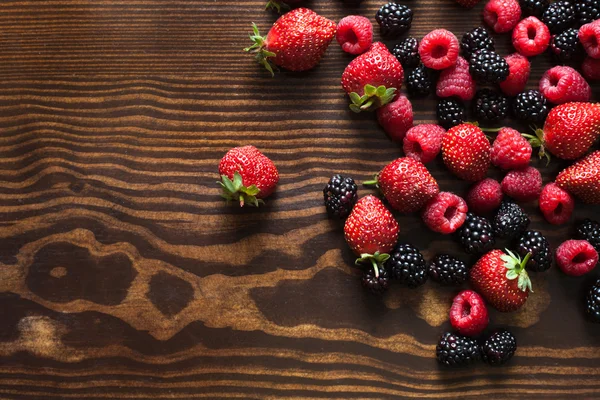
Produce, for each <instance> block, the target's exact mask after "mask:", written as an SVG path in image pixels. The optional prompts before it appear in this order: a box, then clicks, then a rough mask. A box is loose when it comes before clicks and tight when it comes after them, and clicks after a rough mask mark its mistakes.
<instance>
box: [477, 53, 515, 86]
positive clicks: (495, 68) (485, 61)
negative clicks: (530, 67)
mask: <svg viewBox="0 0 600 400" xmlns="http://www.w3.org/2000/svg"><path fill="white" fill-rule="evenodd" d="M469 72H470V73H471V75H472V76H473V79H475V80H476V81H477V82H479V83H498V82H502V81H504V80H506V78H508V74H509V70H508V63H507V62H506V60H505V59H504V58H503V57H502V56H501V55H500V54H498V53H496V52H495V51H492V50H487V49H483V50H477V51H476V52H475V53H473V54H472V55H471V58H470V59H469Z"/></svg>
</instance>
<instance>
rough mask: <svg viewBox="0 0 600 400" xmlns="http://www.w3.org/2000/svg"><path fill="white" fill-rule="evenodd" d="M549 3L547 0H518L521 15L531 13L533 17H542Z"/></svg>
mask: <svg viewBox="0 0 600 400" xmlns="http://www.w3.org/2000/svg"><path fill="white" fill-rule="evenodd" d="M549 4H550V3H549V2H548V0H519V5H520V6H521V12H522V13H523V17H525V16H528V15H533V16H534V17H537V18H542V15H543V14H544V11H546V8H548V5H549Z"/></svg>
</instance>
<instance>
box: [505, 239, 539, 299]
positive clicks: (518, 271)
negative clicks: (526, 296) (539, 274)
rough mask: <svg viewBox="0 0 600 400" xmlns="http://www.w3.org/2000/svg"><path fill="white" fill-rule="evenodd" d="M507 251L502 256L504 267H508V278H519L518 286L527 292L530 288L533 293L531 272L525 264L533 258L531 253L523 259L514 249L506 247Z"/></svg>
mask: <svg viewBox="0 0 600 400" xmlns="http://www.w3.org/2000/svg"><path fill="white" fill-rule="evenodd" d="M506 253H508V254H504V255H502V256H500V258H501V259H502V261H504V267H506V269H507V271H506V278H507V279H508V280H513V279H518V281H517V286H518V288H519V289H521V290H522V291H524V292H526V291H527V290H529V291H530V292H531V293H533V289H532V288H531V279H529V274H527V271H526V270H525V266H526V265H527V262H528V261H529V259H530V258H531V253H527V255H526V256H525V258H523V259H522V260H521V257H519V256H518V255H516V254H514V253H513V252H512V251H510V250H508V249H506Z"/></svg>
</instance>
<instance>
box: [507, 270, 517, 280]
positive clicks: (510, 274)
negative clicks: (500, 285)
mask: <svg viewBox="0 0 600 400" xmlns="http://www.w3.org/2000/svg"><path fill="white" fill-rule="evenodd" d="M518 276H519V274H517V272H516V271H515V270H514V269H511V270H508V271H506V279H508V280H509V281H512V280H513V279H516V278H517V277H518Z"/></svg>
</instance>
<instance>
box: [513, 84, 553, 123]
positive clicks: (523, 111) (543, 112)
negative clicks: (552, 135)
mask: <svg viewBox="0 0 600 400" xmlns="http://www.w3.org/2000/svg"><path fill="white" fill-rule="evenodd" d="M512 111H513V114H514V116H515V118H517V119H520V120H521V121H526V122H533V123H542V122H544V120H545V119H546V117H547V116H548V113H549V112H550V108H549V107H548V100H547V99H546V97H545V96H544V95H543V94H541V93H540V92H539V91H537V90H526V91H524V92H521V93H519V94H518V95H517V97H515V99H514V100H513V107H512Z"/></svg>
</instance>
